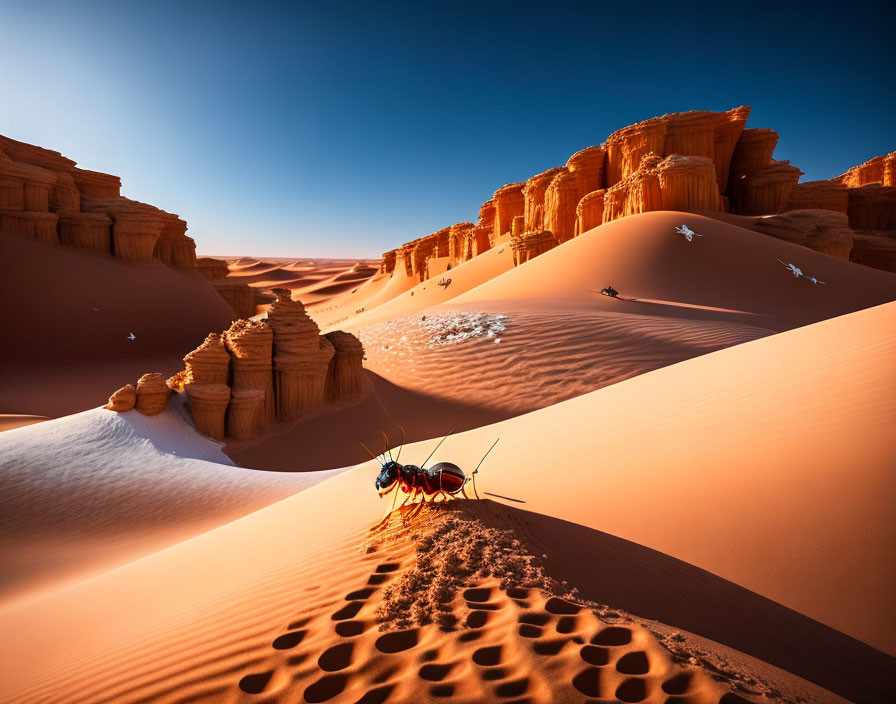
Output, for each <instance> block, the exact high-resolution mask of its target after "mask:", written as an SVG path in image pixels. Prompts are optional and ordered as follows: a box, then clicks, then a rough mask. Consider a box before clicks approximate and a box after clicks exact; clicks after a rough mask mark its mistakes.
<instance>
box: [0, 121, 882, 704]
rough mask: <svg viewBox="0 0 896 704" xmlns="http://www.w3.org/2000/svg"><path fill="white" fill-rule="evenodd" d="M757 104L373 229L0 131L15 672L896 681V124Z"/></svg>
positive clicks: (74, 698) (653, 694)
mask: <svg viewBox="0 0 896 704" xmlns="http://www.w3.org/2000/svg"><path fill="white" fill-rule="evenodd" d="M749 112H750V109H749V108H747V107H746V106H742V107H739V108H733V109H731V110H728V111H726V112H721V113H710V112H703V111H695V112H690V113H680V114H672V115H664V116H662V117H658V118H652V119H651V120H647V121H645V122H641V123H638V124H636V125H631V126H629V127H626V128H623V129H620V130H618V131H617V132H614V133H613V134H611V135H610V136H609V137H608V138H607V139H606V141H605V142H604V143H603V144H601V145H599V146H591V147H587V148H585V149H583V150H581V151H579V152H577V153H576V154H573V155H572V156H571V157H570V158H569V160H568V161H567V162H566V166H557V167H555V168H552V169H549V170H548V171H545V172H544V173H541V174H536V175H534V176H531V177H529V178H528V179H527V180H526V181H520V182H518V183H511V184H507V185H506V186H503V187H502V188H499V189H498V190H496V191H495V192H494V196H493V197H492V198H491V199H490V200H488V201H486V202H485V203H483V205H482V207H481V209H480V211H479V214H478V222H477V223H476V224H474V223H472V222H462V223H457V224H454V225H450V226H448V227H444V228H442V229H440V230H438V231H436V232H434V233H432V234H427V235H423V236H422V237H418V238H417V239H414V240H411V241H409V242H406V243H405V244H403V245H401V246H399V247H397V248H396V249H393V250H390V251H388V252H385V253H384V254H383V257H382V259H381V260H370V259H362V258H358V259H350V260H349V259H296V258H255V257H252V256H217V257H204V258H200V259H199V260H197V258H196V253H195V249H196V247H195V242H194V241H193V240H192V239H191V238H190V237H188V236H187V234H186V232H187V224H186V222H185V221H184V220H182V219H181V218H180V217H179V216H177V215H173V214H171V213H167V212H165V211H162V210H159V209H158V208H156V207H154V206H151V205H148V204H145V203H140V202H138V201H132V200H130V199H128V198H124V197H122V196H121V194H120V188H121V182H120V179H118V178H117V177H115V176H111V175H108V174H102V173H98V172H92V171H85V170H83V169H80V168H78V167H77V166H76V164H75V162H73V161H71V160H70V159H67V158H65V157H63V156H62V155H61V154H59V153H57V152H51V151H49V150H45V149H40V148H37V147H33V146H31V145H26V144H24V143H20V142H16V141H15V140H10V139H8V138H5V137H0V177H2V179H0V198H2V203H3V207H2V208H0V230H2V232H0V247H2V252H3V256H2V257H0V290H2V296H3V306H2V315H3V320H2V322H3V324H4V330H6V331H7V332H8V337H9V339H8V340H6V341H5V343H4V345H3V348H2V349H3V351H2V353H0V379H2V384H0V414H2V415H0V431H2V432H0V565H2V570H0V631H2V632H3V633H4V634H7V637H6V638H4V639H3V641H2V643H0V682H2V683H3V684H2V686H0V703H3V704H5V703H6V702H9V703H10V704H22V703H27V704H31V703H32V702H35V703H37V702H47V703H56V702H66V703H68V702H72V703H75V702H85V703H86V702H91V703H100V702H104V703H111V702H116V703H119V702H120V703H125V704H137V703H139V702H144V703H148V702H172V703H174V702H178V703H180V702H191V703H193V704H197V703H201V702H208V703H209V704H211V703H213V702H214V703H218V702H225V703H230V704H250V703H252V702H259V703H261V702H265V703H267V704H270V703H273V702H282V703H284V704H290V703H293V702H296V703H298V702H333V703H334V704H377V703H379V704H385V703H389V704H415V703H417V702H438V701H452V702H465V703H469V704H476V703H479V702H492V701H504V702H514V703H515V704H522V703H523V702H528V703H530V704H548V703H554V702H556V703H563V702H581V701H586V702H597V701H601V702H614V701H617V702H619V701H621V702H657V703H660V702H663V703H665V704H744V703H745V702H746V703H752V704H762V703H763V702H787V703H791V704H805V703H807V702H823V703H828V702H830V703H832V704H834V703H837V704H840V703H842V702H855V703H856V704H864V703H865V702H869V703H873V704H877V703H880V704H884V703H887V702H892V701H894V699H896V657H894V656H896V636H894V633H896V612H894V607H893V599H892V595H893V594H894V592H896V577H894V575H896V531H894V522H893V498H892V497H893V495H894V492H896V477H894V475H893V468H894V466H896V439H894V436H893V433H892V428H893V427H894V423H896V365H894V361H896V273H893V271H896V264H894V261H896V260H894V259H893V257H892V256H891V255H892V247H893V245H892V242H893V241H894V238H893V232H896V221H894V220H893V218H892V214H893V213H894V212H896V210H894V209H893V207H892V206H893V203H896V200H894V199H896V184H894V182H893V174H894V170H893V165H894V163H896V162H894V156H893V154H887V155H883V156H880V157H875V158H874V159H871V160H869V161H867V162H865V163H864V164H861V165H859V166H856V167H854V168H852V169H850V170H849V171H847V172H846V173H844V174H842V175H841V176H838V177H835V178H831V179H828V180H825V181H816V182H807V183H799V178H800V176H801V175H802V172H801V171H800V169H799V168H798V167H797V166H794V165H791V164H790V163H789V162H786V161H779V160H775V159H773V155H774V150H775V145H776V144H777V140H778V135H777V133H775V132H774V131H773V130H770V129H766V128H759V129H756V128H750V129H747V128H746V123H747V118H748V115H749ZM249 254H251V252H249ZM866 265H867V266H866ZM872 267H873V268H872ZM608 286H612V287H613V288H615V289H616V290H617V291H618V292H619V295H618V297H612V296H606V295H602V293H601V290H602V289H604V288H605V287H608ZM138 379H139V381H138ZM129 384H130V385H135V386H136V389H134V388H133V387H132V386H128V385H129ZM110 397H111V399H110V403H109V404H108V405H107V406H106V407H102V405H103V404H104V403H105V402H106V399H107V398H110ZM370 450H372V453H371V452H370ZM372 455H377V457H373V456H372ZM393 459H394V460H398V459H400V461H401V462H402V463H403V464H405V465H410V464H414V465H421V466H426V467H427V468H432V467H434V466H438V465H436V463H453V464H455V465H456V466H457V468H458V469H457V470H456V471H457V472H458V473H464V476H465V477H466V478H467V481H466V483H465V484H463V485H462V486H463V492H462V494H460V496H462V498H459V499H458V500H456V501H447V500H445V501H439V502H433V503H426V504H423V503H414V502H413V501H410V503H407V505H404V503H398V504H396V503H395V502H394V501H393V499H400V501H401V502H405V499H407V498H409V497H407V495H406V494H405V493H402V492H401V491H400V490H399V489H395V490H394V493H392V494H387V495H386V496H385V497H380V496H378V492H377V488H382V487H381V486H380V484H379V482H380V481H381V479H382V477H381V476H380V477H379V478H378V475H379V473H380V471H381V469H383V467H382V465H383V464H385V463H387V462H389V461H392V460H393ZM389 466H391V465H389ZM441 466H442V468H443V470H444V471H445V474H444V475H443V476H447V477H449V481H450V480H451V477H454V478H455V480H456V479H457V475H456V474H455V475H452V474H451V471H453V470H452V469H451V467H449V466H447V465H441ZM386 474H388V472H386ZM384 476H385V475H384ZM400 476H404V477H405V478H407V477H408V476H411V475H410V474H405V475H400ZM418 476H419V475H418ZM375 482H376V483H375ZM396 505H397V508H395V510H392V509H393V508H394V507H395V506H396Z"/></svg>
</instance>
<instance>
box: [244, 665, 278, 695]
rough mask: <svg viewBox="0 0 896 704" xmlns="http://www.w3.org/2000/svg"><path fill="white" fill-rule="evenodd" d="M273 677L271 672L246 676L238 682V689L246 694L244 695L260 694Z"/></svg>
mask: <svg viewBox="0 0 896 704" xmlns="http://www.w3.org/2000/svg"><path fill="white" fill-rule="evenodd" d="M273 676H274V671H273V670H268V671H267V672H256V673H254V674H251V675H246V676H245V677H243V679H241V680H240V685H239V686H240V689H241V690H243V691H244V692H246V694H261V693H262V692H263V691H264V688H265V687H267V686H268V682H270V681H271V678H272V677H273Z"/></svg>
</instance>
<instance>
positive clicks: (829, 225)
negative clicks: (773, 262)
mask: <svg viewBox="0 0 896 704" xmlns="http://www.w3.org/2000/svg"><path fill="white" fill-rule="evenodd" d="M752 229H754V230H756V231H757V232H762V233H764V234H766V235H772V236H773V237H777V238H778V239H781V240H785V241H787V242H792V243H793V244H798V245H801V246H803V247H808V248H809V249H814V250H815V251H816V252H821V253H822V254H829V255H830V256H832V257H837V258H839V259H844V260H846V261H849V258H850V251H851V250H852V247H853V232H852V230H850V228H849V221H848V219H847V217H846V215H845V214H844V213H837V212H834V211H832V210H817V209H816V210H791V211H788V212H786V213H781V214H779V215H768V216H765V217H761V218H757V219H756V222H755V223H754V224H753V226H752Z"/></svg>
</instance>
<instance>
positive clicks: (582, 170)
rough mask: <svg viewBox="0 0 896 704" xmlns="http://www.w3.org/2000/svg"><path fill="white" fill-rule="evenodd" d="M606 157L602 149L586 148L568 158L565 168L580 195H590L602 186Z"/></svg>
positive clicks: (605, 151)
mask: <svg viewBox="0 0 896 704" xmlns="http://www.w3.org/2000/svg"><path fill="white" fill-rule="evenodd" d="M606 156H607V150H606V149H604V148H603V147H587V148H585V149H582V150H581V151H578V152H576V153H575V154H573V155H572V156H571V157H569V159H568V160H567V162H566V168H567V169H569V172H570V173H571V174H572V175H573V176H574V177H575V179H576V190H577V191H578V192H579V193H580V194H582V195H584V194H586V193H591V191H594V190H597V189H598V188H600V187H601V186H602V185H603V183H604V162H605V161H606ZM527 183H528V181H527Z"/></svg>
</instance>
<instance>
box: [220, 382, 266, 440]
mask: <svg viewBox="0 0 896 704" xmlns="http://www.w3.org/2000/svg"><path fill="white" fill-rule="evenodd" d="M263 407H264V391H261V390H260V389H240V390H233V391H232V392H231V394H230V405H229V406H228V407H227V435H229V436H230V437H232V438H234V439H235V440H247V439H248V438H251V437H252V436H253V435H255V432H256V429H257V428H258V414H259V413H260V412H261V410H262V408H263Z"/></svg>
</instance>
